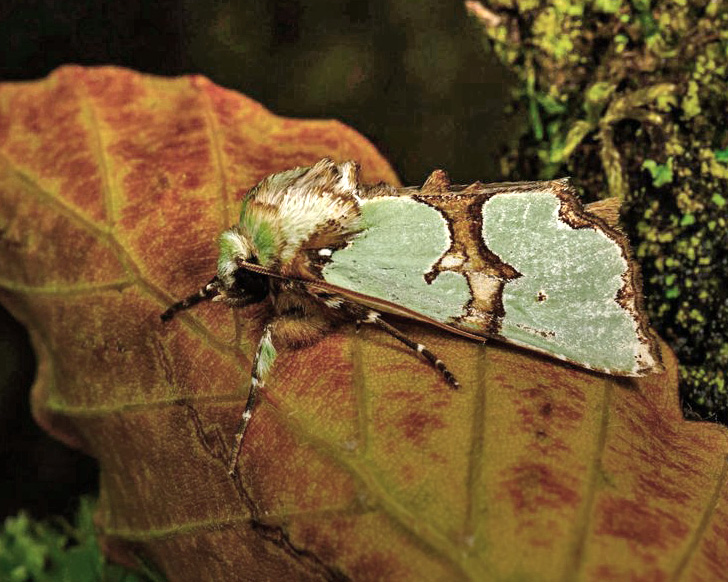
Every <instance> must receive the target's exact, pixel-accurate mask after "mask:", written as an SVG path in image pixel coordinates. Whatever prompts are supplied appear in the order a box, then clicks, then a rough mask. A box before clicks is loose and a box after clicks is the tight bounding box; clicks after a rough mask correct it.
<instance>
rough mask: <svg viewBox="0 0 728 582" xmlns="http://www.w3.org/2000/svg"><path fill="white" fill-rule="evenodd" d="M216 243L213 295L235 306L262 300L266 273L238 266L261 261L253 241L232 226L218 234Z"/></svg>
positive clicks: (265, 290) (266, 278) (265, 288)
mask: <svg viewBox="0 0 728 582" xmlns="http://www.w3.org/2000/svg"><path fill="white" fill-rule="evenodd" d="M219 247H220V256H219V257H218V259H217V276H216V277H215V279H214V280H213V282H214V283H215V286H216V289H215V290H216V291H217V293H218V297H216V298H215V299H217V300H220V301H225V302H226V303H230V304H233V305H237V306H243V305H249V304H251V303H260V302H261V301H263V300H264V299H265V298H266V297H267V296H268V292H269V287H268V277H266V276H265V275H261V274H260V273H254V272H253V271H250V270H248V269H246V268H244V267H243V266H241V265H242V264H244V263H253V264H255V265H257V264H260V259H259V257H258V256H257V253H256V247H255V245H254V244H253V243H252V241H250V240H249V239H248V237H247V236H246V235H245V234H244V233H243V232H242V231H241V230H240V228H239V227H237V226H234V227H232V228H231V229H229V230H226V231H225V232H223V233H222V234H221V235H220V239H219Z"/></svg>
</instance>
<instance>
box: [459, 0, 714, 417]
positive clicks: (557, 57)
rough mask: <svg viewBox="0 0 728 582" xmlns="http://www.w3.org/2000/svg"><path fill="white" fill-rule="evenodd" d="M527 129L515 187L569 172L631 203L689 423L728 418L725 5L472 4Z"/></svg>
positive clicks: (513, 174)
mask: <svg viewBox="0 0 728 582" xmlns="http://www.w3.org/2000/svg"><path fill="white" fill-rule="evenodd" d="M466 6H467V8H468V10H469V12H470V13H471V15H472V16H473V17H474V20H475V21H476V22H477V23H478V25H479V26H480V28H481V30H482V31H483V33H484V36H485V38H486V39H487V43H486V44H487V45H488V46H489V47H492V49H493V50H494V52H495V54H496V55H497V56H498V58H499V59H500V60H501V61H502V62H503V63H504V64H505V65H506V66H507V67H508V68H509V69H511V70H512V71H513V72H514V73H515V74H516V75H517V78H518V80H519V86H518V88H517V89H516V91H515V94H514V99H513V107H512V112H513V114H514V115H519V116H522V117H524V118H525V119H527V120H528V123H527V124H524V130H523V133H522V134H521V136H520V139H519V140H518V143H517V145H516V146H514V147H513V149H512V150H511V151H509V152H508V153H507V154H506V155H505V156H504V157H503V160H502V164H501V166H502V169H503V173H504V177H507V178H509V179H533V178H535V177H542V178H550V177H554V176H564V175H571V176H572V177H573V179H574V181H575V183H576V185H577V187H578V188H579V189H580V190H581V191H582V192H583V193H584V195H585V197H586V198H587V199H592V200H593V199H596V198H603V197H607V196H619V197H621V198H622V199H623V201H624V203H623V219H624V220H623V226H624V228H625V229H626V230H627V231H628V234H629V235H630V238H631V239H632V241H633V245H634V248H635V251H636V255H637V257H638V260H639V261H640V263H641V266H642V273H643V279H644V289H645V300H646V305H647V308H648V311H649V314H650V317H651V320H652V322H653V325H654V326H655V328H656V329H657V330H658V332H659V333H660V334H661V335H662V336H663V337H664V338H665V339H667V340H668V342H669V343H670V344H671V346H672V347H673V348H674V349H675V350H676V352H677V354H678V357H679V360H680V362H681V366H680V379H681V392H682V396H683V401H684V411H685V412H686V413H691V412H692V413H698V414H699V415H700V416H701V417H703V418H712V419H717V420H719V421H722V422H724V423H725V422H727V421H728V372H727V370H728V339H726V338H727V337H728V285H726V273H727V272H728V224H727V222H728V212H727V210H728V206H726V201H727V200H728V123H727V122H726V112H727V111H728V75H727V74H726V66H727V65H726V63H728V58H727V57H728V6H726V4H725V3H720V2H716V1H708V2H701V1H688V0H676V1H672V2H670V1H656V2H650V1H649V0H632V1H627V0H593V1H590V2H587V1H583V0H580V1H577V2H571V1H566V0H547V1H545V2H534V1H533V0H488V1H487V2H482V3H481V2H466Z"/></svg>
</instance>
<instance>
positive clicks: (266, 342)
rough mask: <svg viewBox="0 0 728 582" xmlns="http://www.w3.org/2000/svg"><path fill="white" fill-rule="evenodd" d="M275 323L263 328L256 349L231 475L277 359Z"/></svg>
mask: <svg viewBox="0 0 728 582" xmlns="http://www.w3.org/2000/svg"><path fill="white" fill-rule="evenodd" d="M275 323H276V321H275V320H273V321H270V322H268V323H267V324H266V326H265V328H264V329H263V336H262V337H261V338H260V342H258V348H257V349H256V351H255V357H254V358H253V370H252V372H251V375H250V392H248V400H247V401H246V402H245V408H244V409H243V413H242V414H241V415H240V424H239V425H238V430H237V432H236V433H235V440H234V442H233V447H232V451H231V453H230V461H229V463H228V474H229V475H230V476H231V477H235V475H236V473H237V470H238V459H239V458H240V452H241V451H242V449H243V439H244V438H245V431H246V430H247V429H248V424H249V423H250V419H251V417H252V416H253V409H254V408H255V405H256V404H257V403H258V392H259V391H260V389H261V388H262V387H263V385H264V384H265V379H266V377H267V376H268V372H269V371H270V369H271V367H272V366H273V362H274V361H275V359H276V355H277V351H276V348H275V346H274V345H273V337H272V336H273V327H274V325H275Z"/></svg>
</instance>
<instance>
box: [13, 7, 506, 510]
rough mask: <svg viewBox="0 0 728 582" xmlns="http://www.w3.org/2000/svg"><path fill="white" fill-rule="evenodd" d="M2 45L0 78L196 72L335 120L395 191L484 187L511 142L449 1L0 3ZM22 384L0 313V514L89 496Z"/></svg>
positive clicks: (500, 106)
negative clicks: (359, 138) (384, 163)
mask: <svg viewBox="0 0 728 582" xmlns="http://www.w3.org/2000/svg"><path fill="white" fill-rule="evenodd" d="M0 43H2V44H0V81H2V82H6V81H20V80H30V79H38V78H41V77H44V76H46V75H47V74H48V73H50V72H51V71H52V70H53V69H55V68H56V67H58V66H59V65H62V64H66V63H76V64H81V65H104V64H114V65H121V66H124V67H129V68H132V69H136V70H138V71H142V72H145V73H152V74H157V75H184V74H188V73H199V74H203V75H205V76H207V77H209V78H210V79H212V80H213V81H214V82H215V83H218V84H219V85H223V86H225V87H228V88H231V89H235V90H238V91H240V92H242V93H244V94H246V95H247V96H249V97H252V98H253V99H256V100H258V101H260V102H261V103H262V104H263V105H265V106H266V107H267V108H269V109H271V110H272V111H273V112H274V113H277V114H279V115H286V116H292V117H313V118H337V119H340V120H342V121H344V122H346V123H348V124H349V125H351V126H352V127H354V128H355V129H356V130H358V131H359V132H361V133H363V134H364V135H366V136H367V137H368V138H369V139H370V140H372V142H373V143H374V144H375V145H376V146H377V147H378V148H379V150H380V151H381V152H382V153H383V154H384V155H385V156H386V157H387V158H388V159H389V161H390V163H391V164H392V165H393V166H394V168H395V170H396V171H397V172H398V173H399V176H400V178H401V180H402V182H403V183H405V184H407V185H413V184H421V183H422V181H423V180H424V179H425V178H426V177H427V175H428V174H429V172H430V171H432V170H433V169H435V168H443V169H445V170H447V171H448V173H449V174H450V176H451V178H452V180H453V182H456V183H457V182H460V183H466V182H472V181H475V180H484V181H487V180H497V179H498V178H499V166H498V158H499V156H500V154H501V152H502V151H504V150H505V148H506V147H507V143H508V140H509V139H513V137H514V136H517V135H518V129H519V128H518V127H516V126H515V125H514V121H513V120H508V119H507V116H506V113H505V109H506V105H507V103H506V102H507V98H508V95H509V92H510V91H511V89H512V87H513V83H512V79H510V78H509V76H508V74H507V73H506V71H505V70H504V69H503V68H502V67H501V66H500V65H499V64H498V63H497V62H496V60H495V57H494V56H492V55H490V54H489V53H488V51H487V50H486V49H485V48H484V45H483V42H482V37H481V35H480V33H479V32H478V30H477V28H476V27H475V26H474V25H473V24H472V23H471V22H470V21H469V20H468V18H467V16H466V14H465V9H464V7H463V3H462V2H460V1H442V0H369V1H366V0H340V1H331V0H315V1H311V0H309V1H305V0H229V1H222V2H219V1H209V0H208V1H204V0H162V1H156V2H154V1H151V0H150V1H147V2H145V1H143V0H115V1H108V0H96V1H94V0H88V1H79V0H36V1H33V0H23V1H19V0H0ZM0 260H2V257H0ZM34 373H35V360H34V357H33V351H32V348H31V347H30V344H29V341H28V337H27V334H26V333H25V331H24V330H23V328H22V326H21V325H20V324H18V323H17V322H16V321H14V320H13V319H12V317H11V316H10V315H9V314H8V313H7V312H6V311H5V310H4V309H2V308H0V518H2V517H4V516H5V515H12V514H14V513H17V511H18V510H19V509H21V508H25V509H26V510H28V511H29V512H30V513H31V514H33V515H34V516H37V517H41V516H44V515H47V514H55V513H63V514H66V515H69V514H71V513H72V512H73V510H74V507H75V503H76V502H75V501H74V499H75V497H76V496H78V495H79V494H81V493H86V492H93V491H94V490H95V488H96V479H97V476H96V467H95V464H94V462H93V461H92V460H91V459H88V458H87V457H85V456H83V455H80V454H79V453H76V452H74V451H71V450H69V449H67V448H66V447H64V446H63V445H61V444H60V443H58V442H56V441H54V440H52V439H51V438H50V437H47V436H45V435H44V434H43V433H42V431H41V430H40V429H39V428H37V427H36V426H35V425H34V424H33V422H32V420H31V418H30V406H29V390H30V385H31V383H32V380H33V377H34Z"/></svg>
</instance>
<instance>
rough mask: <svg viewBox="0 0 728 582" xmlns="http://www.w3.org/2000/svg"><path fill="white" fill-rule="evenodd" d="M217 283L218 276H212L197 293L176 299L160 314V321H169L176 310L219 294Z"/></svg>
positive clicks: (186, 307)
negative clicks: (179, 299) (180, 299)
mask: <svg viewBox="0 0 728 582" xmlns="http://www.w3.org/2000/svg"><path fill="white" fill-rule="evenodd" d="M218 283H219V280H218V278H217V277H213V278H212V280H211V281H210V282H209V283H208V284H207V285H205V286H204V287H202V288H200V290H199V291H198V292H197V293H194V294H193V295H190V296H189V297H185V298H184V299H182V301H177V303H174V304H172V305H170V306H169V307H168V308H167V311H165V312H164V313H163V314H162V315H160V317H161V319H162V321H169V320H170V319H172V318H173V317H174V316H175V314H176V313H177V312H178V311H184V310H185V309H189V308H190V307H193V306H195V305H197V304H198V303H202V302H203V301H210V300H211V299H212V298H213V297H215V296H217V295H219V293H220V291H219V290H218Z"/></svg>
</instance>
